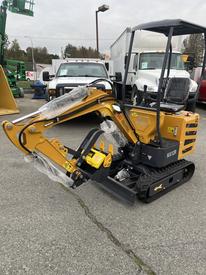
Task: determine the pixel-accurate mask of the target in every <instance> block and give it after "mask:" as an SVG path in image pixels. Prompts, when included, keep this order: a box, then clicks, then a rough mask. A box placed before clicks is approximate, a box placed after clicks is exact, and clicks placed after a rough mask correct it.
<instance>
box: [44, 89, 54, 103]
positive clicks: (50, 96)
mask: <svg viewBox="0 0 206 275" xmlns="http://www.w3.org/2000/svg"><path fill="white" fill-rule="evenodd" d="M52 99H53V96H52V95H49V92H48V90H46V91H45V100H46V101H48V102H49V101H51V100H52Z"/></svg>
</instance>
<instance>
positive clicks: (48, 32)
mask: <svg viewBox="0 0 206 275" xmlns="http://www.w3.org/2000/svg"><path fill="white" fill-rule="evenodd" d="M35 2H36V4H35V7H34V13H35V15H34V17H28V16H23V15H18V14H12V13H10V12H8V19H7V28H6V32H7V34H8V35H9V40H10V41H12V40H13V39H14V38H17V39H18V41H19V43H20V45H21V47H22V48H23V49H25V48H27V47H28V46H30V45H31V42H30V41H29V39H28V38H25V37H24V36H31V37H32V40H33V43H34V46H41V47H43V46H46V47H47V48H48V50H49V51H50V52H52V53H57V54H60V52H61V47H63V48H64V47H65V45H66V44H68V43H71V44H73V45H76V46H81V45H84V46H92V47H95V46H96V42H95V10H96V9H97V8H98V7H99V6H100V5H102V4H107V5H109V7H110V9H109V10H108V11H106V12H104V13H99V40H100V42H99V44H100V45H99V46H100V51H101V52H105V51H106V50H107V49H108V48H109V46H110V45H111V44H112V42H114V40H115V39H116V38H117V37H118V36H119V35H120V33H121V32H122V31H123V30H124V29H125V28H126V27H132V26H135V25H137V24H139V23H143V22H149V21H154V20H160V19H172V18H181V19H185V20H188V21H191V22H194V23H197V24H201V25H205V26H206V20H205V18H206V16H205V14H206V1H205V0H126V1H125V0H105V1H102V0H101V1H99V0H35Z"/></svg>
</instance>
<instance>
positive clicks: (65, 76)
mask: <svg viewBox="0 0 206 275" xmlns="http://www.w3.org/2000/svg"><path fill="white" fill-rule="evenodd" d="M51 78H52V79H51ZM99 78H101V79H109V76H108V73H107V70H106V67H105V64H104V63H103V62H102V61H100V60H89V59H68V60H64V61H63V62H61V64H59V66H58V69H57V70H56V74H55V75H54V76H53V77H50V76H48V72H44V73H43V80H44V81H48V80H50V79H51V80H50V81H49V83H48V89H47V95H46V99H47V100H48V101H50V100H52V99H53V98H55V97H59V96H61V95H63V94H65V93H68V92H70V91H71V90H72V89H74V88H75V87H78V86H84V85H88V84H89V83H91V82H93V81H95V80H96V79H99ZM101 84H102V85H104V87H105V89H110V88H111V87H108V86H109V84H108V83H107V82H104V81H102V83H101Z"/></svg>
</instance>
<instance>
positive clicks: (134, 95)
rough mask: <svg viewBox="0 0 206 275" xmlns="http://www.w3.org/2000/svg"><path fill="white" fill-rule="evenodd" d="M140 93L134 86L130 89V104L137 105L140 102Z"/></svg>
mask: <svg viewBox="0 0 206 275" xmlns="http://www.w3.org/2000/svg"><path fill="white" fill-rule="evenodd" d="M142 99H143V97H142V93H141V92H140V91H139V90H138V89H137V87H136V86H134V87H133V88H132V95H131V102H132V104H134V103H135V105H139V104H140V103H141V102H142Z"/></svg>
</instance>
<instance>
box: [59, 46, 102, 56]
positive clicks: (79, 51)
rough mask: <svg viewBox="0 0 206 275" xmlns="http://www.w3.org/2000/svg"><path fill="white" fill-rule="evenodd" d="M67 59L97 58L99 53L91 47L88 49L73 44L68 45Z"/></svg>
mask: <svg viewBox="0 0 206 275" xmlns="http://www.w3.org/2000/svg"><path fill="white" fill-rule="evenodd" d="M64 56H65V57H71V58H97V57H98V53H97V51H96V50H95V49H93V48H91V47H89V48H86V47H84V46H81V47H75V46H73V45H72V44H70V43H69V44H68V45H67V46H66V47H65V50H64Z"/></svg>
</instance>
